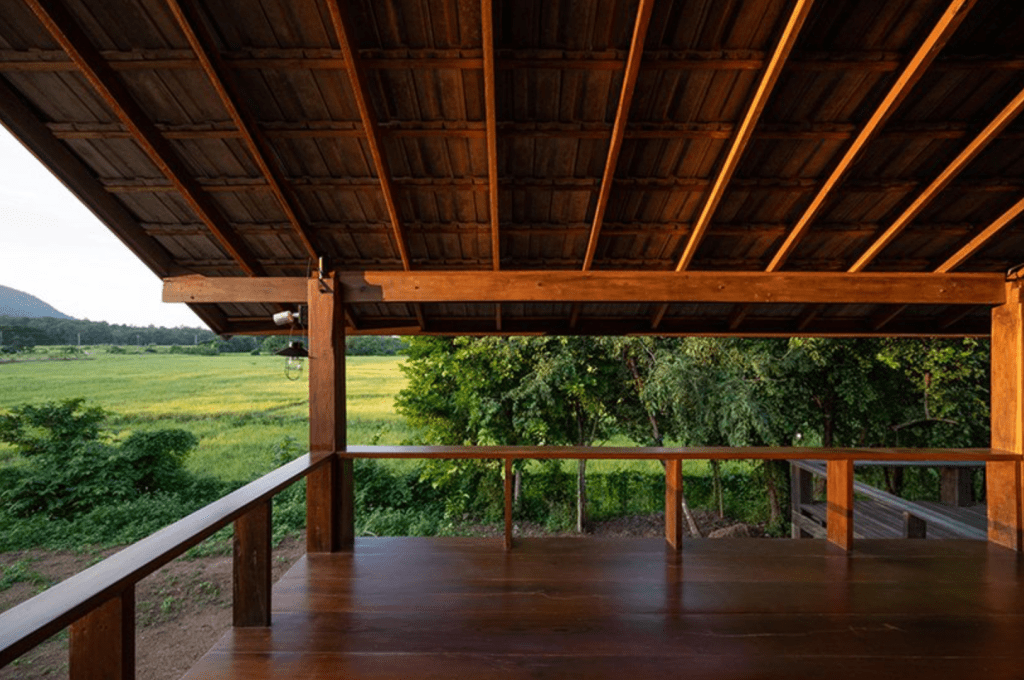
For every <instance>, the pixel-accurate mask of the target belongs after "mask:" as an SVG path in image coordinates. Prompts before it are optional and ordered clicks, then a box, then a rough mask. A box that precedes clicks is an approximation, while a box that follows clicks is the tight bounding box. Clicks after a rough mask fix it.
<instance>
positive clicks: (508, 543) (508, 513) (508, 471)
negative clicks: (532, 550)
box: [505, 458, 512, 550]
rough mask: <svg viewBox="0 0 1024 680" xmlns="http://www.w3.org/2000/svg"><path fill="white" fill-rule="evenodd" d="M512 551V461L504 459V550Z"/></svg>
mask: <svg viewBox="0 0 1024 680" xmlns="http://www.w3.org/2000/svg"><path fill="white" fill-rule="evenodd" d="M511 549H512V459H511V458H506V459H505V550H511Z"/></svg>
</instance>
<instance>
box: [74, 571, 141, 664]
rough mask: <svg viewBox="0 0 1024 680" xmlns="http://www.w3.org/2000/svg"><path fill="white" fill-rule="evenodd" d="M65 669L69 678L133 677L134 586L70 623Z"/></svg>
mask: <svg viewBox="0 0 1024 680" xmlns="http://www.w3.org/2000/svg"><path fill="white" fill-rule="evenodd" d="M68 670H69V673H68V677H69V678H70V679H71V680H134V678H135V588H134V586H128V587H127V588H126V589H125V590H123V591H121V593H120V594H119V595H115V596H114V597H112V598H110V599H109V600H107V601H106V602H105V603H104V604H102V605H100V606H99V607H97V608H96V609H93V610H92V611H91V612H89V613H88V614H86V615H85V616H83V617H82V618H80V619H79V620H78V621H75V622H74V623H72V624H71V642H70V650H69V668H68Z"/></svg>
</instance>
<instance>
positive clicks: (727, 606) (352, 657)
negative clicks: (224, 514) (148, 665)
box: [185, 538, 1024, 680]
mask: <svg viewBox="0 0 1024 680" xmlns="http://www.w3.org/2000/svg"><path fill="white" fill-rule="evenodd" d="M1020 578H1021V568H1020V565H1019V564H1018V563H1017V559H1016V555H1015V553H1013V552H1012V551H1009V550H1006V549H1003V548H999V547H996V546H991V545H989V544H987V543H986V542H983V541H906V540H892V541H871V540H865V541H859V542H858V543H857V547H856V549H855V550H853V551H852V552H846V551H843V550H839V549H838V548H836V547H835V546H833V545H831V544H829V543H827V542H826V541H814V540H806V541H785V540H778V541H775V540H761V539H733V540H729V539H721V540H710V539H707V540H687V541H685V546H684V550H682V551H681V552H676V551H673V550H666V548H665V544H664V541H662V540H661V539H586V540H580V539H574V538H566V539H527V538H524V539H520V540H519V541H517V547H516V550H514V551H512V552H505V551H503V550H502V549H501V548H500V547H499V546H497V545H495V543H494V542H493V540H492V539H464V538H463V539H457V538H448V539H426V538H387V539H383V538H382V539H357V544H356V549H355V550H354V551H353V552H351V553H336V554H331V555H327V554H320V555H309V556H307V557H306V558H303V559H302V560H300V561H299V562H298V563H297V564H296V565H295V566H294V567H293V568H292V569H291V570H290V571H289V572H288V573H287V574H286V575H285V576H284V577H283V578H282V579H281V581H279V583H278V584H277V586H275V598H274V602H275V610H274V611H275V625H274V627H273V628H271V629H235V630H233V631H231V632H229V633H228V634H227V635H225V637H224V638H222V639H221V641H220V642H219V643H218V644H217V646H216V647H215V648H214V649H213V650H211V652H210V653H209V654H207V655H206V656H205V657H204V658H203V659H202V660H200V662H199V663H198V664H197V665H196V666H195V667H194V668H192V669H191V670H190V672H189V673H188V674H187V675H186V676H185V677H186V678H188V679H189V680H197V679H199V678H204V679H205V678H209V677H218V678H223V679H224V680H232V679H234V678H247V679H248V678H254V677H266V678H288V679H289V680H294V679H295V678H315V677H323V676H333V677H337V676H343V677H348V678H352V679H353V680H367V679H371V678H372V679H377V678H393V677H401V678H403V679H408V680H421V679H423V678H451V677H488V678H490V677H497V678H509V679H513V678H514V679H520V678H522V679H525V678H565V677H587V678H590V677H596V678H621V677H622V676H623V673H629V674H631V675H632V674H642V677H677V676H678V675H679V673H680V669H682V668H685V669H686V677H696V678H722V677H729V678H749V679H761V678H778V677H787V678H808V679H810V678H821V677H829V678H840V679H844V680H845V679H851V680H852V679H853V678H862V677H863V676H864V674H870V675H875V676H878V677H886V678H888V677H901V678H918V677H920V678H934V677H950V674H951V673H957V674H959V673H963V674H965V675H964V677H976V674H977V673H978V672H983V673H984V674H985V677H992V678H1015V677H1018V675H1019V667H1020V663H1021V660H1022V658H1024V653H1022V652H1021V650H1020V647H1019V646H1018V645H1015V644H1012V641H1014V640H1018V639H1021V636H1022V635H1024V616H1022V615H1021V614H1020V611H1021V610H1020V609H1019V605H1020V604H1021V601H1022V596H1021V594H1020V588H1019V581H1020ZM993 640H998V641H1000V644H993ZM979 669H982V670H981V671H979ZM318 674H320V675H318Z"/></svg>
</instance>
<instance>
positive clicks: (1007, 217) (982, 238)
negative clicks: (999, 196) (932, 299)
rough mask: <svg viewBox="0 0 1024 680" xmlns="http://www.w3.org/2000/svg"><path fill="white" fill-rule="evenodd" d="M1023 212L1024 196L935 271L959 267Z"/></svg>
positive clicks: (948, 270) (940, 271)
mask: <svg viewBox="0 0 1024 680" xmlns="http://www.w3.org/2000/svg"><path fill="white" fill-rule="evenodd" d="M1022 212H1024V198H1022V199H1020V200H1019V201H1017V202H1016V203H1014V204H1013V206H1012V207H1010V209H1009V210H1007V211H1006V212H1004V213H1003V214H1002V215H1000V216H999V217H997V218H996V219H995V221H993V222H992V224H990V225H988V226H987V227H985V228H984V229H983V230H982V231H981V233H980V234H978V235H977V236H975V237H974V238H972V239H971V240H970V241H969V242H968V243H967V244H966V245H965V246H964V247H962V248H961V249H960V250H958V251H956V253H954V254H953V255H952V256H950V258H949V259H948V260H946V261H945V262H943V263H942V264H940V265H939V266H938V267H937V268H936V269H935V271H936V272H938V273H942V274H944V273H946V272H950V271H952V270H953V269H956V268H957V267H959V266H960V265H961V264H963V263H964V260H966V259H967V258H969V257H971V256H972V255H974V253H976V252H977V251H978V249H980V248H981V247H982V246H983V245H985V244H986V243H988V241H989V240H990V239H991V238H992V237H993V236H995V235H996V234H998V233H999V232H1000V231H1002V230H1003V227H1005V226H1006V225H1008V224H1009V223H1010V222H1012V221H1013V220H1014V219H1016V218H1017V216H1018V215H1020V214H1021V213H1022Z"/></svg>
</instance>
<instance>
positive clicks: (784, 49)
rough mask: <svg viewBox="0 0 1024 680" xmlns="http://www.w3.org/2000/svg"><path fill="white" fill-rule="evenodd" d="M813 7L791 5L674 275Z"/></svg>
mask: <svg viewBox="0 0 1024 680" xmlns="http://www.w3.org/2000/svg"><path fill="white" fill-rule="evenodd" d="M813 4H814V0H796V2H795V4H794V5H793V11H792V12H791V13H790V15H789V19H788V20H787V21H786V26H785V28H784V29H783V31H782V36H781V37H780V38H779V42H778V44H777V45H776V46H775V50H774V51H773V52H772V56H771V59H769V61H768V64H767V66H765V69H764V72H763V73H762V74H761V80H760V82H759V83H758V84H757V88H756V89H755V90H754V96H753V98H752V99H751V100H750V105H749V106H748V107H747V111H746V113H744V114H743V120H742V122H740V125H739V128H737V130H736V134H735V136H734V137H733V140H732V144H730V145H729V151H728V153H727V154H726V156H725V161H723V163H722V167H721V169H720V170H719V171H718V176H717V177H715V181H714V184H712V186H711V190H710V191H709V192H708V195H707V196H706V197H705V199H704V205H703V207H702V208H701V211H700V217H698V218H697V221H696V222H695V223H694V224H693V231H692V232H691V233H690V238H689V240H688V241H687V242H686V247H685V248H684V249H683V254H682V256H680V258H679V262H678V263H677V264H676V271H677V272H681V271H683V270H685V269H686V268H688V267H689V266H690V263H691V262H692V261H693V257H694V255H695V254H696V252H697V248H698V246H700V242H701V240H702V239H703V238H704V232H706V231H707V228H708V226H709V225H710V224H711V218H712V217H713V216H714V214H715V210H716V209H717V208H718V204H719V202H721V200H722V196H723V194H725V189H726V187H727V186H728V185H729V180H731V179H732V175H733V173H734V172H735V171H736V166H737V165H739V162H740V158H742V157H743V152H744V151H746V149H747V144H748V143H749V142H750V139H751V136H752V135H753V132H754V127H755V126H756V125H757V121H758V120H759V119H760V118H761V112H762V111H764V107H765V105H766V104H767V103H768V97H769V96H771V93H772V90H773V89H774V88H775V83H776V82H778V80H779V74H781V73H782V68H783V66H785V64H786V59H787V58H788V57H789V54H790V52H792V50H793V45H794V44H796V39H797V36H799V35H800V29H801V28H803V25H804V21H805V20H806V19H807V14H808V13H809V12H810V11H811V6H812V5H813Z"/></svg>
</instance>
